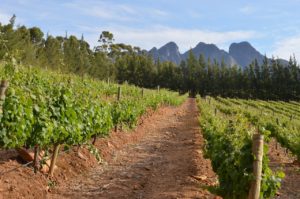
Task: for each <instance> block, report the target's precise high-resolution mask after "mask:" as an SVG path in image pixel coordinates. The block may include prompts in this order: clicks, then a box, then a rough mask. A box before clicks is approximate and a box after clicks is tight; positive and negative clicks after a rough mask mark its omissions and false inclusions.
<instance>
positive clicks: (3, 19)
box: [0, 10, 12, 24]
mask: <svg viewBox="0 0 300 199" xmlns="http://www.w3.org/2000/svg"><path fill="white" fill-rule="evenodd" d="M11 17H12V15H9V14H6V13H4V12H1V10H0V23H2V24H7V23H8V22H9V19H10V18H11Z"/></svg>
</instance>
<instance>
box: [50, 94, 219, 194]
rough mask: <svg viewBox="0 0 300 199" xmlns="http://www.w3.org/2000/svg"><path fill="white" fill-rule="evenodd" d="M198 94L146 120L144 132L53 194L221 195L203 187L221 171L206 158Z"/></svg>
mask: <svg viewBox="0 0 300 199" xmlns="http://www.w3.org/2000/svg"><path fill="white" fill-rule="evenodd" d="M197 116H198V111H197V107H196V103H195V100H194V99H189V100H187V101H186V102H185V103H184V104H183V105H182V106H181V107H179V108H173V110H172V111H169V112H167V113H166V114H165V115H161V116H160V117H158V118H156V120H155V121H152V122H151V123H148V124H145V125H144V126H143V128H141V129H139V127H138V128H137V131H139V130H143V131H145V132H146V134H145V136H144V137H143V138H141V140H139V141H138V142H137V143H136V144H134V145H129V146H127V147H125V148H124V149H122V150H120V151H118V152H117V153H116V154H115V155H114V158H113V159H112V161H110V162H109V163H108V164H107V165H106V166H103V165H102V166H99V167H97V168H95V169H93V170H91V171H90V172H89V173H87V174H84V175H81V176H79V177H77V178H76V179H74V180H72V181H71V182H70V183H69V184H66V185H65V186H60V187H58V188H57V189H56V190H54V191H53V192H52V193H51V194H48V198H118V199H119V198H130V199H134V198H159V199H161V198H216V196H215V195H213V194H211V193H210V192H209V191H207V190H205V189H204V188H203V187H205V186H209V185H213V184H214V183H215V182H216V176H215V174H214V172H213V171H212V168H211V165H210V161H209V160H207V159H204V158H203V155H202V150H201V148H202V146H203V138H202V137H201V134H200V133H199V132H200V130H199V123H198V119H197Z"/></svg>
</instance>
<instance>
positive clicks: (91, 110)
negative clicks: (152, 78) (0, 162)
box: [0, 64, 185, 163]
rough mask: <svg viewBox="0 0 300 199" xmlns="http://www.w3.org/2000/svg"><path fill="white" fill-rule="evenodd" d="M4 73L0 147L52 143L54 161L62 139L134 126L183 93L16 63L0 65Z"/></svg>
mask: <svg viewBox="0 0 300 199" xmlns="http://www.w3.org/2000/svg"><path fill="white" fill-rule="evenodd" d="M0 75H1V77H2V78H3V79H4V80H3V81H2V84H1V86H2V91H3V92H2V93H3V96H2V100H1V106H2V111H1V114H0V129H1V133H0V145H1V148H2V149H14V148H16V149H18V148H21V147H24V148H26V149H30V148H34V149H35V151H37V150H43V151H49V149H53V150H52V151H53V153H54V155H53V161H52V162H54V163H55V159H56V157H55V156H56V154H57V152H58V150H59V146H60V145H63V146H64V148H68V147H70V146H73V145H82V144H87V143H89V141H90V140H91V139H92V138H93V139H94V142H95V140H96V138H97V137H104V136H106V135H108V134H109V132H110V131H111V130H113V128H115V130H118V128H125V129H126V128H127V129H129V128H133V127H134V126H135V125H136V123H137V120H138V118H139V117H140V116H141V115H143V114H144V113H145V112H146V111H147V110H148V109H153V110H155V109H157V108H158V107H160V106H161V105H163V104H166V105H179V104H180V103H182V101H183V100H184V99H185V96H182V97H179V96H178V93H172V92H169V91H166V90H164V89H159V88H158V90H148V89H141V88H138V87H135V86H129V85H126V84H124V85H122V86H119V85H117V84H113V83H109V82H101V81H96V80H93V79H91V78H88V77H79V76H75V75H66V74H59V73H57V72H51V71H44V70H40V69H37V68H22V67H20V66H17V65H14V64H6V65H5V66H4V67H2V68H1V70H0ZM4 92H5V93H6V95H4ZM36 153H37V152H36ZM46 154H47V153H46Z"/></svg>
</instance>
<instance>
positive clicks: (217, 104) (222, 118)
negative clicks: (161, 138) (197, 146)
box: [198, 97, 300, 198]
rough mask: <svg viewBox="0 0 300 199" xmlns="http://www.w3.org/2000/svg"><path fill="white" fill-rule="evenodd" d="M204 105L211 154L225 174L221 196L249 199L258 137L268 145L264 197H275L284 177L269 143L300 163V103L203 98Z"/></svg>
mask: <svg viewBox="0 0 300 199" xmlns="http://www.w3.org/2000/svg"><path fill="white" fill-rule="evenodd" d="M198 106H199V109H200V112H201V117H200V124H201V127H202V130H203V135H204V138H205V139H206V140H207V145H206V148H205V151H206V153H205V154H206V156H207V157H208V158H210V159H211V160H212V166H213V169H214V171H215V172H216V173H217V174H218V176H219V182H220V192H221V194H222V195H224V197H226V198H247V195H248V193H249V189H250V184H251V181H252V180H253V161H254V160H255V157H253V155H252V154H253V152H252V148H253V146H252V144H253V142H252V137H253V135H254V134H261V135H263V136H264V139H265V144H264V148H263V149H264V153H263V159H262V179H261V190H260V197H261V198H270V197H274V196H275V194H276V192H277V191H278V189H279V188H280V186H281V181H282V179H283V178H284V173H283V172H282V171H274V172H273V171H272V170H271V168H270V166H269V158H268V155H267V154H268V143H269V141H270V139H271V138H272V137H273V138H275V139H276V140H277V141H278V142H279V143H280V144H281V146H283V147H285V148H286V149H287V151H288V150H289V151H291V152H292V154H293V155H295V156H296V157H298V160H299V158H300V139H299V138H300V133H299V131H298V129H299V127H300V126H299V124H300V123H299V122H300V121H299V117H298V116H299V115H298V112H297V110H298V106H299V103H298V102H289V103H287V102H276V101H261V100H242V99H230V98H221V97H216V98H211V97H207V98H204V99H198ZM276 148H277V144H276Z"/></svg>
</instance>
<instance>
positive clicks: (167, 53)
mask: <svg viewBox="0 0 300 199" xmlns="http://www.w3.org/2000/svg"><path fill="white" fill-rule="evenodd" d="M190 50H191V51H192V52H193V54H194V55H195V56H196V57H197V58H198V57H199V56H200V55H201V54H203V55H204V57H205V58H206V59H208V58H210V59H211V60H214V59H215V60H216V61H217V62H219V63H221V61H222V60H224V62H225V63H226V65H228V66H233V65H238V66H241V67H246V66H248V65H249V64H251V62H252V61H254V60H255V59H256V60H257V61H258V63H259V64H262V62H263V59H264V55H262V54H261V53H260V52H258V51H257V50H256V49H255V48H254V47H253V46H252V45H251V44H250V43H249V42H247V41H243V42H240V43H232V44H231V45H230V47H229V52H226V51H225V50H222V49H219V48H218V47H217V46H216V45H215V44H207V43H203V42H200V43H198V44H197V45H196V46H195V47H194V48H191V49H190ZM148 53H149V54H150V55H152V56H153V58H154V60H158V59H159V60H160V61H171V62H174V63H176V64H180V62H181V61H182V60H186V59H187V58H188V55H189V51H186V52H185V53H183V54H181V53H180V52H179V48H178V46H177V44H176V43H175V42H169V43H167V44H165V45H164V46H162V47H161V48H159V49H157V48H156V47H154V48H152V49H151V50H150V51H148ZM278 60H279V61H280V62H281V63H282V64H284V65H286V64H288V61H286V60H284V59H278Z"/></svg>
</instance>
